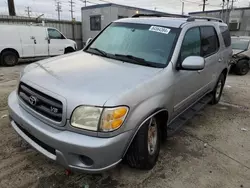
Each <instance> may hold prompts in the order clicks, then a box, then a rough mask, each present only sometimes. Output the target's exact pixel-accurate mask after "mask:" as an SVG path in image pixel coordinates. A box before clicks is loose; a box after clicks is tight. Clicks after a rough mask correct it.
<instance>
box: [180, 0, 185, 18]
mask: <svg viewBox="0 0 250 188" xmlns="http://www.w3.org/2000/svg"><path fill="white" fill-rule="evenodd" d="M184 6H185V4H184V1H182V10H181V14H182V15H184Z"/></svg>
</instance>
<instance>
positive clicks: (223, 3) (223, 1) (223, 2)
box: [221, 0, 225, 20]
mask: <svg viewBox="0 0 250 188" xmlns="http://www.w3.org/2000/svg"><path fill="white" fill-rule="evenodd" d="M224 6H225V0H222V13H221V19H222V20H224Z"/></svg>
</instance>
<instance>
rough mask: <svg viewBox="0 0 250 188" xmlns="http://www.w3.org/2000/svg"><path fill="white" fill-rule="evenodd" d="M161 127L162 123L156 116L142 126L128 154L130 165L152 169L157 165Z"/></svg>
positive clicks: (127, 158)
mask: <svg viewBox="0 0 250 188" xmlns="http://www.w3.org/2000/svg"><path fill="white" fill-rule="evenodd" d="M159 129H160V124H159V122H158V121H157V119H156V118H155V117H152V118H151V119H149V120H148V121H147V122H146V123H145V124H144V125H143V126H142V127H141V128H140V130H139V131H138V133H137V135H136V136H135V138H134V140H133V142H132V144H131V145H130V147H129V150H128V152H127V154H126V160H127V163H128V164H129V166H130V167H132V168H138V169H142V170H151V169H152V168H153V167H154V166H155V164H156V162H157V160H158V156H159V152H160V131H159Z"/></svg>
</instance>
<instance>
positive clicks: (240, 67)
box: [233, 59, 249, 76]
mask: <svg viewBox="0 0 250 188" xmlns="http://www.w3.org/2000/svg"><path fill="white" fill-rule="evenodd" d="M233 70H234V72H235V74H237V75H241V76H243V75H246V74H247V73H248V72H249V63H248V60H246V59H241V60H239V61H238V62H237V64H236V65H235V66H234V69H233Z"/></svg>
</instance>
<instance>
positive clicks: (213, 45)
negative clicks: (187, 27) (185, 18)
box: [200, 26, 223, 92]
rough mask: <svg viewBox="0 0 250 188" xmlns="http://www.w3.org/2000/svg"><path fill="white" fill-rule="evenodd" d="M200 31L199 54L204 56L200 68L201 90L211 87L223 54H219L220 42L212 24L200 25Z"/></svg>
mask: <svg viewBox="0 0 250 188" xmlns="http://www.w3.org/2000/svg"><path fill="white" fill-rule="evenodd" d="M200 32H201V56H202V57H204V58H205V68H204V69H203V70H202V72H203V78H202V79H201V81H202V82H203V91H204V92H207V91H209V90H211V89H213V87H214V85H215V82H216V81H217V79H218V76H219V75H218V74H220V71H222V70H220V69H221V68H220V63H221V64H222V63H223V62H222V61H223V56H222V55H220V54H221V53H220V42H219V37H218V34H217V31H216V30H215V28H214V27H213V26H202V27H200Z"/></svg>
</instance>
